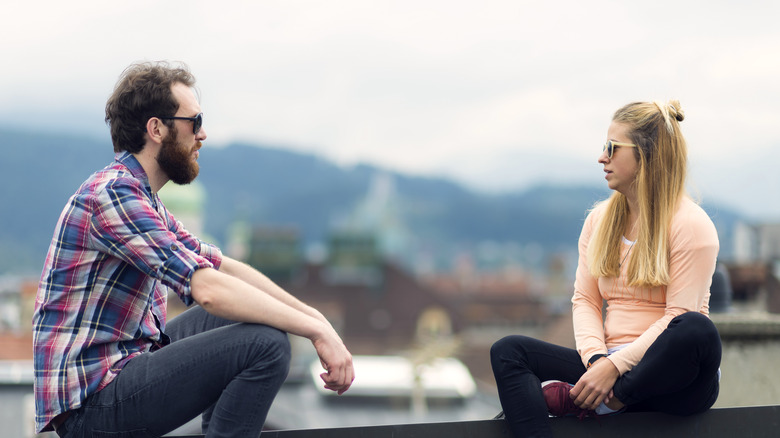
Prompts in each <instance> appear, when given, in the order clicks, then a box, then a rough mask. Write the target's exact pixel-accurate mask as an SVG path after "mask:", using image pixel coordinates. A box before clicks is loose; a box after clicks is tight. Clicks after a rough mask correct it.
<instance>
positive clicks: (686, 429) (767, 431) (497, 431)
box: [179, 406, 780, 438]
mask: <svg viewBox="0 0 780 438" xmlns="http://www.w3.org/2000/svg"><path fill="white" fill-rule="evenodd" d="M552 426H553V433H554V434H555V436H556V437H577V438H590V437H593V438H624V437H627V436H631V437H634V438H639V437H663V438H669V437H686V438H687V437H707V438H710V437H712V438H719V437H723V438H733V437H759V438H762V437H767V438H769V437H773V438H774V437H777V436H778V434H780V406H753V407H740V408H720V409H710V410H709V411H707V412H705V413H703V414H700V415H694V416H690V417H677V416H673V415H666V414H659V413H656V412H639V413H627V414H620V415H616V416H614V417H606V418H599V419H592V418H587V419H585V420H582V421H580V420H578V419H576V418H554V419H552ZM202 436H203V435H180V436H179V437H180V438H185V437H186V438H196V437H202ZM262 436H263V437H264V438H303V437H307V438H308V437H312V438H402V437H403V438H472V437H480V438H483V437H484V438H492V437H495V438H498V437H502V438H504V437H506V438H512V436H511V434H510V432H509V429H508V428H507V426H506V422H505V421H504V420H478V421H456V422H448V423H419V424H397V425H384V426H354V427H337V428H330V429H296V430H274V431H266V432H263V434H262Z"/></svg>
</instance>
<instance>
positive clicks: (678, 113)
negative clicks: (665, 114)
mask: <svg viewBox="0 0 780 438" xmlns="http://www.w3.org/2000/svg"><path fill="white" fill-rule="evenodd" d="M666 106H667V108H668V110H669V115H670V116H672V117H674V118H675V119H676V120H677V121H678V122H682V121H683V120H685V112H684V111H683V110H682V107H681V106H680V101H678V100H670V101H669V102H667V104H666Z"/></svg>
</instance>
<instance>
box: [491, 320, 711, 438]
mask: <svg viewBox="0 0 780 438" xmlns="http://www.w3.org/2000/svg"><path fill="white" fill-rule="evenodd" d="M720 357H721V345H720V335H719V334H718V330H717V329H716V328H715V325H714V324H713V323H712V321H710V319H709V318H707V317H706V316H704V315H702V314H700V313H698V312H688V313H685V314H682V315H680V316H678V317H676V318H674V319H672V321H671V322H670V323H669V325H668V326H667V328H666V329H665V330H664V331H663V332H662V333H661V334H660V335H659V336H658V339H656V340H655V342H654V343H653V344H652V345H651V346H650V348H648V349H647V352H646V353H645V355H644V357H643V358H642V360H641V361H640V362H639V364H637V365H636V366H635V367H634V368H632V369H631V370H630V371H628V372H626V373H625V374H623V375H622V376H620V377H619V378H618V380H617V381H616V382H615V386H614V387H613V392H614V395H615V397H617V398H618V400H620V401H621V402H623V403H624V404H625V405H626V406H627V407H628V410H630V411H658V412H665V413H669V414H676V415H691V414H695V413H699V412H704V411H706V410H707V409H709V408H710V407H712V405H713V404H714V403H715V400H716V399H717V398H718V388H719V386H718V368H719V367H720ZM490 360H491V363H492V365H493V375H494V376H495V378H496V384H497V385H498V395H499V398H500V399H501V406H502V407H503V409H504V414H505V415H506V419H507V421H508V422H509V428H510V429H511V430H512V433H513V434H514V436H515V438H521V437H550V436H552V431H551V429H550V425H549V420H548V414H547V405H546V404H545V402H544V397H543V396H542V390H541V382H543V381H545V380H562V381H564V382H569V383H572V384H573V383H576V382H577V381H578V380H579V379H580V377H581V376H582V375H583V374H584V373H585V366H583V365H582V360H581V359H580V355H579V353H577V351H576V350H573V349H571V348H565V347H560V346H557V345H554V344H550V343H548V342H543V341H539V340H536V339H533V338H529V337H527V336H507V337H505V338H503V339H501V340H499V341H498V342H496V343H495V344H493V347H492V348H491V349H490Z"/></svg>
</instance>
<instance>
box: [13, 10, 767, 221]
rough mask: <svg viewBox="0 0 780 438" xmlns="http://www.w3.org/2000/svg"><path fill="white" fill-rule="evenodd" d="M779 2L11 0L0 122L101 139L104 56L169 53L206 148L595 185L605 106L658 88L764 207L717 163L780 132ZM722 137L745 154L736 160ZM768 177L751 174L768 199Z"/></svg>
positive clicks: (521, 182)
mask: <svg viewBox="0 0 780 438" xmlns="http://www.w3.org/2000/svg"><path fill="white" fill-rule="evenodd" d="M778 5H780V4H777V3H776V2H759V1H754V0H749V1H745V2H741V3H740V4H739V6H735V5H733V4H732V2H724V1H714V2H712V1H703V0H696V1H690V2H678V1H671V0H660V1H657V2H653V3H652V4H635V3H621V2H611V1H606V0H597V1H593V2H577V1H573V0H570V1H558V2H532V1H510V0H487V1H482V2H466V1H446V2H445V1H429V0H418V1H409V0H397V1H390V0H385V1H372V2H364V1H357V0H354V1H347V0H334V1H331V2H326V3H323V2H314V1H264V2H253V1H232V2H221V3H217V2H210V1H205V0H192V1H187V2H184V1H167V2H154V1H147V0H143V1H137V2H133V3H127V4H122V3H118V4H114V3H110V2H100V1H76V2H69V3H61V2H55V1H39V2H16V3H13V4H11V5H8V6H7V7H6V8H7V11H6V13H5V14H4V18H6V20H5V23H4V26H0V38H2V40H3V41H6V42H9V43H7V44H3V45H2V46H0V56H2V58H3V59H4V61H7V62H4V68H3V70H2V71H0V79H1V80H0V123H2V124H16V125H23V126H24V125H26V126H31V127H35V128H36V129H52V130H62V129H65V130H71V131H75V130H79V129H82V130H86V131H89V132H94V133H97V132H102V133H103V135H106V136H107V132H106V130H105V127H104V126H102V108H103V105H104V102H105V98H106V97H107V95H108V94H109V93H110V91H111V89H112V87H113V84H114V82H115V80H116V78H117V77H118V75H119V74H120V73H121V71H122V69H124V67H126V66H127V65H128V64H129V63H131V62H133V61H136V60H158V59H169V60H182V61H185V62H187V63H188V64H189V65H190V67H191V68H192V70H193V71H194V72H195V74H196V76H197V77H198V80H199V87H200V89H201V96H202V106H203V108H204V111H205V112H206V129H207V130H208V133H209V142H208V143H207V144H226V143H228V142H231V141H235V140H247V141H252V142H267V143H271V144H275V145H279V146H282V147H286V148H292V149H296V150H299V151H306V152H312V153H316V154H318V155H321V156H325V157H328V158H331V159H334V160H336V161H338V162H341V163H355V162H361V161H365V162H371V163H374V164H379V165H381V166H384V167H390V168H393V169H397V170H401V171H405V172H413V173H426V174H436V175H446V176H449V177H452V178H456V179H459V180H460V181H465V182H467V183H468V184H470V185H472V186H474V187H480V188H483V189H509V188H518V187H525V186H527V185H528V184H531V183H534V182H539V181H544V182H554V181H559V182H560V181H580V180H582V181H585V182H588V183H593V184H601V183H602V182H603V181H601V175H600V172H599V170H598V167H597V166H596V165H594V164H593V163H594V162H595V157H596V155H597V154H598V151H599V148H600V146H599V145H600V144H602V143H603V139H604V136H605V133H606V129H607V125H608V124H609V118H610V116H611V114H612V112H613V111H614V110H615V109H616V108H618V107H619V106H621V105H623V104H625V103H627V102H629V101H632V100H650V99H666V98H672V97H674V98H678V99H680V100H681V102H682V104H683V107H684V109H685V111H686V121H685V122H684V126H683V129H684V132H685V133H686V135H687V136H688V139H689V143H690V151H691V160H692V163H693V166H695V172H694V174H695V176H697V177H700V178H699V179H700V180H701V181H705V182H706V183H705V184H708V185H712V186H713V187H718V189H717V190H714V191H713V192H714V194H713V195H712V196H715V197H716V198H718V199H720V200H723V201H724V202H726V203H731V204H732V205H738V206H739V207H740V208H742V209H744V210H745V211H748V212H751V213H754V214H757V215H759V214H760V215H772V214H776V215H777V216H778V217H780V211H778V208H780V207H778V208H774V207H769V205H775V204H780V203H779V202H766V201H765V202H759V201H753V200H751V203H750V204H747V203H746V201H745V199H746V198H745V197H744V196H742V195H741V192H739V191H737V190H736V189H735V188H734V187H739V186H740V184H739V183H737V184H733V185H730V186H721V185H720V181H721V180H720V179H719V175H720V174H721V172H720V171H719V170H718V169H720V168H729V169H731V170H730V175H731V179H732V180H734V181H743V180H744V181H752V180H754V179H755V178H754V177H753V175H754V174H756V173H770V172H774V170H773V169H772V167H771V165H770V164H771V163H770V160H766V159H761V157H766V155H765V154H767V151H770V150H771V148H773V147H775V148H776V147H777V146H778V143H780V134H778V131H777V129H776V124H777V120H780V114H778V109H777V105H776V103H775V102H777V101H778V99H779V98H780V85H778V81H777V80H776V78H777V77H778V73H780V58H778V57H777V56H776V54H777V53H778V49H780V31H779V30H777V26H776V23H774V21H775V20H776V17H777V16H780V6H778ZM735 151H738V153H739V154H742V155H746V156H747V155H754V156H756V157H758V158H759V159H758V162H756V163H751V164H750V167H749V168H748V167H745V168H737V167H735V166H734V163H736V162H739V160H734V159H733V157H734V154H735ZM700 163H701V164H700ZM704 163H706V166H705V165H703V164H704ZM775 163H776V161H775ZM594 166H595V170H594ZM745 166H748V165H747V164H746V165H745ZM774 173H776V172H774ZM768 178H770V179H768V180H766V181H765V182H764V183H763V184H756V185H753V186H752V187H751V189H752V192H753V193H756V194H757V196H758V197H759V198H760V199H764V200H769V199H772V200H773V199H775V198H776V195H774V192H773V190H774V187H773V186H772V184H774V183H775V181H773V180H772V179H771V177H768ZM775 187H776V186H775ZM702 192H704V193H708V192H707V190H704V189H703V190H702ZM707 196H710V195H707ZM705 200H706V199H705Z"/></svg>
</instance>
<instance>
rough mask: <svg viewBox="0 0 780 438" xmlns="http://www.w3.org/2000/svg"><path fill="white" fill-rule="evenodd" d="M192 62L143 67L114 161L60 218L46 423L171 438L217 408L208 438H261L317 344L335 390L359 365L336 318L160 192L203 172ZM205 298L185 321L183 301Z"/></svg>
mask: <svg viewBox="0 0 780 438" xmlns="http://www.w3.org/2000/svg"><path fill="white" fill-rule="evenodd" d="M194 84H195V79H194V77H193V75H192V74H191V73H190V72H189V70H188V68H187V67H186V66H185V65H177V66H171V65H169V64H167V63H140V64H134V65H132V66H130V67H129V68H128V69H126V70H125V71H124V73H123V74H122V75H121V77H120V78H119V81H118V82H117V85H116V87H115V89H114V92H113V94H112V95H111V97H110V98H109V99H108V102H107V104H106V122H107V123H108V124H109V126H110V130H111V139H112V142H113V145H114V152H115V153H116V156H115V159H114V162H113V163H112V164H110V165H108V166H107V167H106V168H104V169H102V170H100V171H98V172H95V173H94V174H92V175H91V176H90V177H89V178H88V179H87V180H86V181H85V182H84V183H83V184H82V185H81V187H79V189H78V190H77V191H76V193H75V194H74V195H73V196H72V197H71V198H70V199H69V201H68V203H67V205H66V206H65V209H64V210H63V212H62V214H61V215H60V218H59V221H58V223H57V225H56V228H55V231H54V237H53V239H52V243H51V246H50V248H49V252H48V255H47V257H46V262H45V266H44V269H43V273H42V276H41V281H40V284H39V288H38V294H37V297H36V302H35V311H34V316H33V332H34V346H33V348H34V355H35V360H34V366H35V405H36V430H37V431H39V432H40V431H45V430H52V429H53V430H55V431H56V432H57V434H58V435H59V436H60V437H84V436H98V435H99V436H108V435H110V436H161V435H163V434H165V433H168V432H170V431H171V430H173V429H175V428H177V427H179V426H180V425H182V424H184V423H186V422H187V421H189V420H190V419H192V418H194V417H196V416H197V415H199V414H202V428H203V432H204V433H205V434H206V436H207V437H229V436H230V437H233V436H235V437H248V436H258V435H260V431H261V430H262V426H263V423H264V422H265V418H266V414H267V413H268V409H269V408H270V406H271V403H272V401H273V399H274V397H275V396H276V393H277V392H278V390H279V388H280V387H281V385H282V383H283V382H284V380H285V378H286V376H287V372H288V369H289V361H290V344H289V341H288V339H287V333H290V334H294V335H298V336H303V337H306V338H308V339H309V340H311V342H312V343H313V345H314V347H315V349H316V351H317V354H318V355H319V357H320V360H321V361H322V363H323V366H324V368H325V371H324V372H323V373H322V375H321V377H322V379H323V381H324V385H325V387H326V388H329V389H331V390H333V391H336V392H338V393H339V394H342V393H343V392H344V391H346V390H347V389H349V387H350V385H351V384H352V381H353V379H354V370H353V367H352V356H351V355H350V353H349V351H348V350H347V349H346V347H345V346H344V344H343V342H342V341H341V339H340V338H339V336H338V334H337V333H336V331H335V330H334V329H333V327H332V326H331V324H330V323H329V322H328V321H327V320H326V319H325V317H324V316H323V315H322V314H321V313H320V312H319V311H317V310H315V309H314V308H312V307H310V306H307V305H306V304H304V303H302V302H300V301H299V300H297V299H296V298H294V297H293V296H291V295H290V294H289V293H287V292H286V291H284V290H283V289H281V288H280V287H279V286H277V285H276V284H275V283H273V282H272V281H271V280H269V279H268V277H266V276H265V275H263V274H262V273H260V272H258V271H256V270H255V269H253V268H251V267H249V266H248V265H245V264H243V263H241V262H239V261H236V260H233V259H231V258H230V257H227V256H225V255H223V254H222V253H221V252H220V250H219V249H218V248H217V247H215V246H213V245H210V244H208V243H205V242H202V241H200V240H199V239H198V238H197V237H196V236H194V235H192V234H190V233H189V232H187V230H186V229H184V227H183V226H182V224H181V223H180V222H178V221H177V220H176V219H175V218H174V217H173V215H172V214H171V213H169V212H168V210H166V208H165V206H164V205H163V203H162V201H161V200H160V198H159V197H158V195H157V192H158V191H159V190H160V189H161V188H162V187H163V186H164V185H165V184H166V183H167V182H168V181H173V182H174V183H176V184H188V183H190V182H192V181H193V180H194V179H195V178H196V177H197V175H198V172H199V165H198V156H199V154H200V149H201V146H202V145H203V142H204V141H205V140H206V131H205V129H204V128H203V113H202V112H201V108H200V105H199V103H198V100H197V99H196V96H195V93H194V90H193V87H194ZM169 291H171V292H174V293H176V295H177V296H178V297H179V298H180V299H181V300H182V301H184V303H185V304H187V305H190V304H193V303H195V304H197V305H195V306H193V307H191V308H190V309H189V310H187V311H186V312H184V313H182V314H181V315H180V316H178V317H176V318H173V319H172V320H171V321H170V322H168V321H167V320H166V308H167V297H168V292H169Z"/></svg>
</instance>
